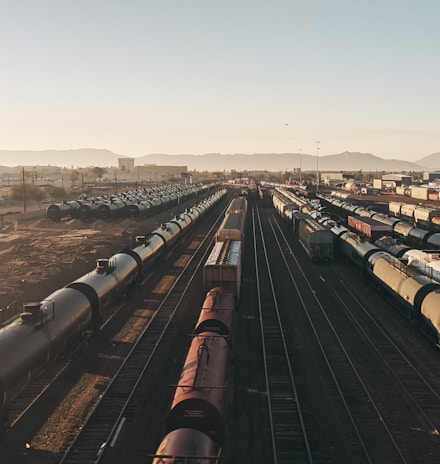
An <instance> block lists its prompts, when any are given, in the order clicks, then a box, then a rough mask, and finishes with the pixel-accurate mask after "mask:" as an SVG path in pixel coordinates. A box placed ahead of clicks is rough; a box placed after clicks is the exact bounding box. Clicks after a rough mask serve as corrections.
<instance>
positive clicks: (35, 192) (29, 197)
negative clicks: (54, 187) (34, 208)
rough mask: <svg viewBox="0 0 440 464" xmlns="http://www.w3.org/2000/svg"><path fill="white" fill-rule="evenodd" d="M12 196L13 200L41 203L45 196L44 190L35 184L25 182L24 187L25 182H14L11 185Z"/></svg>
mask: <svg viewBox="0 0 440 464" xmlns="http://www.w3.org/2000/svg"><path fill="white" fill-rule="evenodd" d="M23 191H24V195H23ZM10 197H11V200H16V201H26V202H38V203H39V202H40V201H41V200H42V199H43V198H44V192H43V190H41V189H40V187H38V186H36V185H34V184H24V188H23V184H14V185H12V186H11V193H10Z"/></svg>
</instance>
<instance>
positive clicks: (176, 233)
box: [151, 222, 182, 250]
mask: <svg viewBox="0 0 440 464" xmlns="http://www.w3.org/2000/svg"><path fill="white" fill-rule="evenodd" d="M181 234H182V229H181V228H180V226H179V224H177V223H176V222H167V223H165V224H162V226H161V227H160V228H159V229H156V230H154V231H153V232H152V233H151V235H158V236H160V237H162V238H163V240H164V242H165V248H166V249H167V250H170V249H172V247H173V246H174V244H175V243H176V242H177V241H178V240H179V239H180V237H181Z"/></svg>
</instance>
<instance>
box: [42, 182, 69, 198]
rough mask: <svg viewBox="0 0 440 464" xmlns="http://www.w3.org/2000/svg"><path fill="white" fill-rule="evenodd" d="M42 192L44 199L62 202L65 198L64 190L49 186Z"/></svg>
mask: <svg viewBox="0 0 440 464" xmlns="http://www.w3.org/2000/svg"><path fill="white" fill-rule="evenodd" d="M44 191H45V192H46V198H50V199H51V200H63V199H64V198H66V189H64V188H61V187H55V186H54V185H50V186H49V187H46V188H45V189H44Z"/></svg>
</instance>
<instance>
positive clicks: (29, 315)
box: [20, 301, 41, 322]
mask: <svg viewBox="0 0 440 464" xmlns="http://www.w3.org/2000/svg"><path fill="white" fill-rule="evenodd" d="M40 309H41V303H40V302H38V301H34V302H29V303H25V304H24V305H23V312H22V313H21V314H20V319H21V320H22V321H23V322H28V321H34V320H35V319H36V318H37V317H38V316H39V314H40Z"/></svg>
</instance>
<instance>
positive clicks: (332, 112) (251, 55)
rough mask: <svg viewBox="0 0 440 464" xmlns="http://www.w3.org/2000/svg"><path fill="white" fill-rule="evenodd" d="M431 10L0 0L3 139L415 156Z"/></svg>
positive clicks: (428, 6)
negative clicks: (317, 150) (318, 142)
mask: <svg viewBox="0 0 440 464" xmlns="http://www.w3.org/2000/svg"><path fill="white" fill-rule="evenodd" d="M439 20H440V2H439V1H438V0H414V1H409V0H363V1H361V0H265V1H262V0H156V1H150V0H74V1H72V0H69V1H68V0H3V1H2V2H1V7H0V54H1V55H0V56H1V63H2V66H1V68H0V73H1V74H0V82H1V85H0V149H9V150H19V149H29V150H44V149H71V148H84V147H90V148H108V149H109V150H112V151H114V152H115V153H117V154H120V155H128V156H141V155H145V154H149V153H167V154H182V153H192V154H196V155H197V154H204V153H213V152H218V153H224V154H230V153H247V154H252V153H283V152H292V153H299V151H300V149H301V150H302V153H309V154H315V153H316V143H315V142H316V141H318V140H319V141H320V151H319V153H320V155H321V156H322V155H329V154H335V153H340V152H343V151H346V150H347V151H358V152H368V153H373V154H375V155H377V156H380V157H383V158H399V159H404V160H409V161H415V160H417V159H420V158H422V157H424V156H426V155H429V154H431V153H433V152H439V151H440V72H439V71H440V50H439V49H440V27H439ZM0 161H1V160H0Z"/></svg>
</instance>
